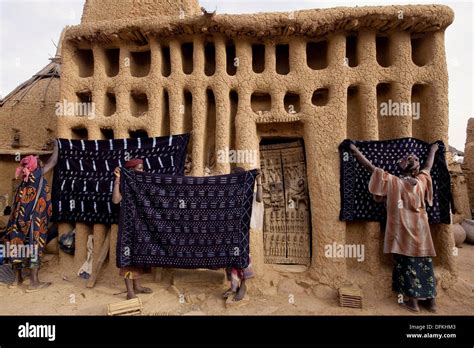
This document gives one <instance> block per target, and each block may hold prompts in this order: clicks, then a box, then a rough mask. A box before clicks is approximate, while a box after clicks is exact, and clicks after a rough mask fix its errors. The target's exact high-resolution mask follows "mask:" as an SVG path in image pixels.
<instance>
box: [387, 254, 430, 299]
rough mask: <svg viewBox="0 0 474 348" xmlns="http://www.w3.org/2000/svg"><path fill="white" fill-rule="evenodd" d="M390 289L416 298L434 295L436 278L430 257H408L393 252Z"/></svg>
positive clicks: (426, 297)
mask: <svg viewBox="0 0 474 348" xmlns="http://www.w3.org/2000/svg"><path fill="white" fill-rule="evenodd" d="M393 258H394V261H395V263H394V266H393V273H392V289H393V291H396V292H397V293H399V294H402V295H404V296H407V297H414V298H418V299H429V298H434V297H436V278H435V276H434V271H433V260H432V258H431V257H410V256H404V255H398V254H394V255H393Z"/></svg>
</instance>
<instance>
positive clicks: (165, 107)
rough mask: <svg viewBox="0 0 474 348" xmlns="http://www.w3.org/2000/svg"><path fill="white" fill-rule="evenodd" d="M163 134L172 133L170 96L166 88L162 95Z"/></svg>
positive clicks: (161, 128)
mask: <svg viewBox="0 0 474 348" xmlns="http://www.w3.org/2000/svg"><path fill="white" fill-rule="evenodd" d="M160 130H161V135H168V134H170V96H169V93H168V91H167V90H166V89H163V94H162V95H161V127H160Z"/></svg>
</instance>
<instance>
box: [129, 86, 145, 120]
mask: <svg viewBox="0 0 474 348" xmlns="http://www.w3.org/2000/svg"><path fill="white" fill-rule="evenodd" d="M147 111H148V97H147V95H146V93H143V92H139V91H132V92H131V93H130V113H131V114H132V116H135V117H140V116H143V115H144V114H145V113H146V112H147Z"/></svg>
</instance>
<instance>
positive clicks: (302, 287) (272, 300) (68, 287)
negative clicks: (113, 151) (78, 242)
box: [0, 244, 474, 316]
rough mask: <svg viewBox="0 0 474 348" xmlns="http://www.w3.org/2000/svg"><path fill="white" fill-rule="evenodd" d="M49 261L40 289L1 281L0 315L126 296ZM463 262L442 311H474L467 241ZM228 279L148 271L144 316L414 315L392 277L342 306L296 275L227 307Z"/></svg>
mask: <svg viewBox="0 0 474 348" xmlns="http://www.w3.org/2000/svg"><path fill="white" fill-rule="evenodd" d="M46 260H47V262H46V263H45V265H44V268H43V269H42V270H41V273H40V275H41V276H42V280H44V281H51V282H53V284H52V285H51V286H50V287H49V288H48V289H45V290H42V291H39V292H36V293H25V288H26V284H25V285H23V286H22V287H19V288H16V289H9V288H7V287H6V286H0V315H106V314H107V304H110V303H116V302H120V301H123V300H125V294H124V293H121V292H122V291H123V290H124V286H123V284H122V282H121V281H120V279H119V278H118V277H117V276H114V275H110V274H109V275H108V276H109V278H107V275H106V276H105V279H102V278H101V279H99V281H98V283H97V285H96V286H95V288H93V289H88V288H86V283H87V281H86V280H83V279H80V278H77V277H66V278H65V279H63V277H64V275H63V274H61V272H60V271H58V268H57V256H53V255H47V257H46ZM457 267H458V269H459V278H458V281H457V283H456V284H455V285H454V286H453V287H452V288H450V289H448V290H446V291H444V290H441V289H438V306H439V310H438V314H440V315H474V271H473V270H474V245H467V244H463V245H462V248H460V249H459V259H458V262H457ZM217 275H218V273H217ZM361 276H363V275H361ZM70 278H71V279H70ZM103 278H104V277H103ZM209 279H211V281H209ZM222 280H223V278H220V277H219V276H217V277H216V273H214V274H213V275H212V277H208V279H207V280H206V281H205V282H203V281H202V279H201V280H200V279H199V278H198V277H196V276H192V275H191V276H189V274H188V275H187V276H186V275H185V276H181V277H179V279H177V280H175V281H174V284H175V286H171V285H170V284H171V280H170V279H167V276H166V275H165V277H164V278H163V280H162V281H161V282H153V281H152V277H151V275H149V276H146V277H145V278H144V279H143V285H145V286H148V287H150V288H152V289H153V291H154V292H153V293H152V294H149V295H140V298H141V299H142V302H143V307H144V308H143V315H161V316H166V315H347V314H349V315H406V314H409V315H413V314H410V313H409V312H407V311H406V310H405V309H403V308H401V307H400V306H398V305H397V303H396V299H395V295H394V294H393V293H391V292H390V291H386V290H387V289H388V287H390V284H389V281H388V280H387V279H384V282H383V284H382V285H381V287H385V288H387V289H385V290H384V291H382V293H383V295H382V296H381V295H380V291H379V292H372V291H368V290H367V289H364V308H363V309H352V308H341V307H339V305H338V299H337V293H336V291H335V290H333V289H331V288H329V287H327V286H323V285H311V284H309V283H305V282H300V281H294V280H293V279H291V277H290V275H287V278H286V279H285V278H284V279H283V281H282V280H280V281H279V283H278V284H276V285H275V286H274V287H270V288H269V289H268V291H266V292H265V294H264V293H262V292H261V291H258V290H257V289H256V287H255V286H254V285H252V283H251V282H252V281H254V280H251V281H249V282H250V284H249V298H248V301H245V302H243V303H242V304H241V305H240V306H238V307H232V306H226V304H225V301H224V300H223V299H222V298H221V294H222V292H223V291H224V290H225V288H226V284H225V283H224V282H223V281H222ZM385 283H387V284H385ZM426 314H429V313H428V312H427V311H424V310H422V313H421V315H426Z"/></svg>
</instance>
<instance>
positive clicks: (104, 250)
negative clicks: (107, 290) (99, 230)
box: [87, 232, 110, 288]
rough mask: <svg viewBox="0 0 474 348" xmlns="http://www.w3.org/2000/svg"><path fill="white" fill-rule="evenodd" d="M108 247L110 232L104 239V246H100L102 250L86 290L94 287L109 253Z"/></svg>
mask: <svg viewBox="0 0 474 348" xmlns="http://www.w3.org/2000/svg"><path fill="white" fill-rule="evenodd" d="M109 247H110V232H109V233H107V237H105V240H104V244H102V249H100V254H99V258H98V259H97V263H96V266H95V271H93V272H92V275H91V277H90V279H89V281H88V282H87V287H88V288H93V287H94V286H95V282H96V280H97V276H98V275H99V272H100V269H101V268H102V265H103V264H104V261H105V258H106V257H107V254H108V253H109Z"/></svg>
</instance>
